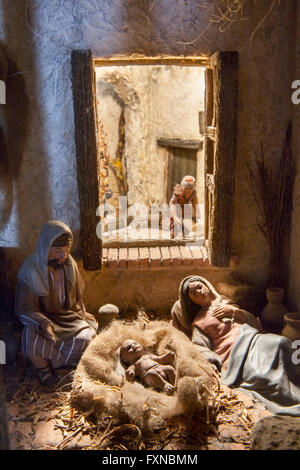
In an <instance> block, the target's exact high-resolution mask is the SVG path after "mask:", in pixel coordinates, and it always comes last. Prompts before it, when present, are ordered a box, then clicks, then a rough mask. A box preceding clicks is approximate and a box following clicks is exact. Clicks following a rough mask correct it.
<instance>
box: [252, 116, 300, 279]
mask: <svg viewBox="0 0 300 470" xmlns="http://www.w3.org/2000/svg"><path fill="white" fill-rule="evenodd" d="M291 136H292V126H291V123H289V124H288V126H287V129H286V135H285V142H284V146H283V150H282V153H281V158H280V162H279V168H278V172H277V176H276V177H275V176H274V175H273V173H272V170H270V169H268V168H267V166H266V163H265V155H264V147H263V144H262V143H261V149H260V157H258V156H257V155H256V158H255V163H256V171H254V170H253V169H252V168H250V167H249V165H248V164H247V166H248V176H249V185H250V189H251V191H252V194H253V197H254V201H255V203H256V205H257V207H258V210H259V212H260V216H261V220H262V222H261V223H258V227H259V228H260V230H261V232H262V233H263V235H264V236H265V238H266V240H267V242H268V245H269V249H270V273H269V282H270V283H271V284H272V285H281V284H282V283H283V279H282V276H281V274H280V268H281V263H282V252H283V246H284V239H285V235H286V233H287V232H288V230H289V227H290V219H291V211H292V192H293V183H294V168H293V163H292V153H291Z"/></svg>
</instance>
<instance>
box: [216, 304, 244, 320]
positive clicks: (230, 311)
mask: <svg viewBox="0 0 300 470" xmlns="http://www.w3.org/2000/svg"><path fill="white" fill-rule="evenodd" d="M213 317H216V318H217V319H218V320H221V319H222V318H230V319H231V320H232V322H237V323H245V321H246V316H245V313H244V312H243V310H240V309H239V308H237V307H233V305H229V304H224V305H219V306H218V307H216V308H215V309H214V310H213Z"/></svg>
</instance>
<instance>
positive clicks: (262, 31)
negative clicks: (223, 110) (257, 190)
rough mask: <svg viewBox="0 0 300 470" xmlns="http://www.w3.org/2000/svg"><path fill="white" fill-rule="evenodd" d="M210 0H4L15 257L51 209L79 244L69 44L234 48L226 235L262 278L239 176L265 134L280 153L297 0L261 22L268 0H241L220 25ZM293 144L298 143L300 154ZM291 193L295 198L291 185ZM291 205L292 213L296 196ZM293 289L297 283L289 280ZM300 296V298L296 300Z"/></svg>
mask: <svg viewBox="0 0 300 470" xmlns="http://www.w3.org/2000/svg"><path fill="white" fill-rule="evenodd" d="M213 3H214V2H213V1H212V0H209V1H202V0H191V1H189V2H186V1H184V0H178V1H176V2H174V0H156V1H154V2H148V1H144V0H136V1H132V0H126V1H124V0H122V1H121V0H93V1H91V0H80V1H73V0H64V1H61V0H55V1H54V0H53V1H48V0H47V1H46V0H36V1H33V0H31V1H29V2H28V1H25V0H2V1H1V3H0V16H1V23H0V28H1V30H0V42H1V46H2V48H3V50H4V52H5V54H6V56H7V57H8V59H9V61H10V62H13V63H14V64H15V72H14V74H17V75H13V74H11V76H9V83H10V87H11V89H12V91H13V92H14V91H16V90H17V89H19V88H17V86H20V84H21V88H22V86H23V94H22V95H21V96H22V97H23V99H24V101H25V102H26V106H25V107H24V106H21V104H20V102H18V103H14V102H13V99H12V98H11V100H10V101H9V102H8V103H7V105H6V108H5V110H6V111H5V112H4V108H1V113H2V114H1V122H2V123H5V119H6V116H5V113H8V112H10V113H11V115H13V116H14V119H15V122H16V124H17V123H20V122H21V125H19V129H18V132H17V133H15V134H14V135H12V136H11V138H10V145H9V155H8V162H9V168H8V170H6V171H5V172H2V173H1V178H0V201H1V220H0V244H1V246H4V247H7V253H8V255H9V256H10V257H11V258H12V259H13V260H15V261H14V262H15V267H16V268H17V267H18V266H19V265H20V263H21V262H22V261H23V259H24V257H25V256H26V255H28V254H29V253H30V252H31V251H32V249H33V247H34V245H35V242H36V239H37V235H38V231H39V229H40V226H41V224H42V223H43V222H45V221H47V220H49V219H53V218H58V219H61V220H63V221H64V222H66V223H67V224H69V225H70V226H71V228H72V230H73V231H74V234H75V248H77V249H78V248H79V247H80V239H79V228H80V217H79V203H78V190H77V179H76V159H75V143H74V119H73V101H72V88H71V79H70V71H71V65H70V55H71V50H72V49H86V48H90V49H91V50H92V52H93V54H94V56H95V57H109V56H112V55H129V54H134V53H139V54H144V55H157V54H172V55H193V54H194V55H203V54H204V55H209V54H211V53H213V52H215V51H217V50H237V51H238V52H239V55H240V71H239V123H238V125H239V133H238V158H237V162H236V184H235V191H236V197H235V203H234V227H233V245H234V247H235V249H236V250H237V252H238V253H239V255H240V258H241V264H240V268H239V269H240V270H241V271H242V272H243V273H244V274H246V275H247V276H248V278H249V279H250V280H251V281H253V282H254V283H256V284H259V285H263V284H264V283H265V282H266V276H267V268H268V249H267V246H266V243H265V240H264V239H263V237H262V235H261V234H260V231H259V229H258V226H257V217H258V214H257V209H256V206H255V204H254V201H253V196H252V194H251V192H250V191H249V188H248V187H247V184H246V183H245V181H246V168H245V164H244V158H246V159H247V160H248V161H249V162H250V164H251V163H253V161H254V158H255V151H256V150H257V149H258V147H259V144H260V141H261V140H262V141H263V142H264V143H265V146H266V148H267V152H266V161H267V162H269V163H270V164H273V163H274V162H275V163H276V162H277V161H278V159H279V157H280V151H281V148H282V143H283V138H284V131H285V127H286V124H287V121H288V119H289V118H290V117H291V106H290V86H291V78H292V79H294V75H293V73H294V70H293V67H294V61H295V57H294V45H295V38H294V36H293V28H294V17H295V8H296V2H295V1H294V0H284V1H283V2H275V4H274V7H273V10H272V12H271V14H270V15H268V16H267V18H266V19H265V21H264V22H263V24H262V25H261V26H260V27H259V28H258V29H257V31H255V29H256V26H257V25H258V24H259V23H260V21H261V19H262V18H263V17H264V15H266V13H267V12H268V10H269V7H270V2H269V0H261V1H260V2H249V3H248V4H247V5H246V6H245V11H244V17H245V20H243V21H240V22H234V23H233V24H232V25H231V26H230V27H229V28H228V29H227V30H226V31H225V32H220V31H219V29H218V27H219V25H218V24H216V23H210V22H209V18H210V16H211V13H212V6H213ZM254 31H255V34H254V36H253V38H252V41H250V39H251V35H252V32H254ZM297 47H298V48H299V40H298V43H297ZM297 54H298V55H299V51H298V52H297ZM297 60H298V57H297ZM298 62H299V61H298ZM17 79H18V84H17ZM11 96H14V93H12V95H11ZM24 114H25V118H26V119H25V118H24ZM295 119H296V118H295ZM297 122H298V118H297ZM296 143H297V142H296ZM298 148H299V146H297V145H296V144H295V154H296V158H297V159H298V158H299V157H298V153H297V152H298ZM16 149H17V150H18V151H16ZM297 181H298V180H297ZM295 198H296V201H297V203H298V199H299V198H298V196H297V194H296V195H295ZM295 210H296V212H297V213H298V207H296V208H295ZM298 219H299V220H300V218H299V217H298V216H297V215H295V217H294V224H293V234H292V236H293V237H294V238H293V240H294V242H293V253H294V254H295V253H296V252H297V249H298V248H297V247H298V243H299V242H298V240H299V237H298V231H299V230H298V229H299V223H298ZM298 252H299V250H298ZM297 257H299V254H297V255H296V256H295V261H293V262H292V264H291V269H292V272H293V273H294V276H295V279H297V280H298V279H299V268H298V266H299V262H296V260H298V258H297ZM95 276H96V277H97V274H96V273H95ZM99 276H100V274H99ZM299 280H300V279H299ZM99 289H101V284H99ZM292 291H293V292H295V284H293V286H292ZM119 292H120V291H119ZM86 295H87V299H86V301H87V302H88V303H89V302H90V299H89V296H91V295H92V294H91V293H90V291H89V290H88V291H87V294H86ZM299 301H300V299H299V298H298V297H297V302H298V305H299ZM299 308H300V305H299Z"/></svg>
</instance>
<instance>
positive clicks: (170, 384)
mask: <svg viewBox="0 0 300 470" xmlns="http://www.w3.org/2000/svg"><path fill="white" fill-rule="evenodd" d="M119 355H120V359H121V361H122V362H123V363H124V364H125V365H126V366H128V368H127V369H126V372H125V377H126V379H127V380H129V381H132V380H134V378H135V377H138V378H139V379H140V380H141V382H142V383H143V384H144V385H147V386H149V387H153V388H157V389H159V390H162V391H163V392H165V393H166V394H168V395H171V394H172V393H173V392H174V390H175V386H174V385H175V376H176V372H175V369H174V367H173V366H172V365H171V364H172V363H173V362H174V360H175V353H173V352H171V351H170V352H167V353H166V354H163V355H161V356H156V355H155V354H151V352H150V351H148V350H146V349H145V348H143V346H142V345H141V344H139V343H138V342H137V341H134V340H133V339H127V340H125V341H124V342H123V343H122V345H121V346H120V349H119Z"/></svg>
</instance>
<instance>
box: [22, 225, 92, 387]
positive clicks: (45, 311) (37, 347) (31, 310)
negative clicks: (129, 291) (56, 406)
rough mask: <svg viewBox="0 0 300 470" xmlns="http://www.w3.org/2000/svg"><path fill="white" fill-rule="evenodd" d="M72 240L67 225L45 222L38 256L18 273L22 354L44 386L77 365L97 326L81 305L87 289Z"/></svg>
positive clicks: (39, 241) (26, 263)
mask: <svg viewBox="0 0 300 470" xmlns="http://www.w3.org/2000/svg"><path fill="white" fill-rule="evenodd" d="M72 241H73V236H72V233H71V231H70V229H69V227H68V226H67V225H65V224H64V223H63V222H59V221H57V220H51V221H49V222H47V223H46V224H44V225H43V227H42V229H41V232H40V235H39V239H38V244H37V249H36V251H35V252H34V254H32V255H31V256H28V257H27V258H26V260H25V261H24V263H23V265H22V267H21V269H20V271H19V273H18V284H17V290H16V303H15V313H16V315H17V316H18V318H19V320H20V321H21V322H22V324H23V325H24V327H25V328H24V330H23V334H22V350H23V355H24V356H25V357H27V358H29V359H31V361H32V363H33V365H34V366H35V367H36V368H37V371H38V378H39V381H40V383H41V384H42V385H46V386H49V385H54V384H55V383H57V381H58V376H57V375H56V374H55V371H54V370H55V369H56V368H58V367H63V366H74V365H76V364H77V362H78V361H79V359H80V357H81V355H82V353H83V351H84V350H85V348H86V347H87V345H88V344H89V342H90V341H91V340H92V338H94V337H95V336H96V331H97V326H98V325H97V322H96V320H95V317H94V316H93V315H91V314H90V313H87V312H86V310H85V306H84V304H83V301H82V294H83V288H84V286H83V281H82V279H81V276H80V274H79V271H78V267H77V264H76V261H75V260H74V259H73V258H72V256H71V255H70V250H71V245H72Z"/></svg>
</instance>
